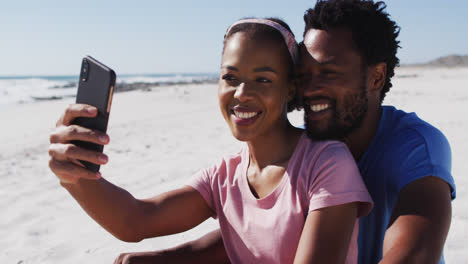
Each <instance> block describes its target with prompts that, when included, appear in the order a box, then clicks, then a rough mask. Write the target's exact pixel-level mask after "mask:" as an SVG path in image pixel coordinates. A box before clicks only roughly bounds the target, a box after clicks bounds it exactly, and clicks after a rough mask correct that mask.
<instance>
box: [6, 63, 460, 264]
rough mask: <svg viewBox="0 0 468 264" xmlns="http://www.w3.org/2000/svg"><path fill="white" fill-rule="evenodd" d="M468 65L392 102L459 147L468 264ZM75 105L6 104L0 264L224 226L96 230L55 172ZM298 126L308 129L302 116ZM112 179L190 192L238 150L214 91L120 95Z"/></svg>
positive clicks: (455, 258) (104, 255) (406, 73)
mask: <svg viewBox="0 0 468 264" xmlns="http://www.w3.org/2000/svg"><path fill="white" fill-rule="evenodd" d="M467 85H468V68H415V67H413V68H409V67H404V68H399V69H397V75H396V77H395V78H394V79H393V87H392V88H391V90H390V92H389V93H388V95H387V97H386V99H385V101H384V104H391V105H395V106H396V107H398V108H400V109H403V110H405V111H407V112H416V113H417V114H418V116H419V117H421V118H422V119H424V120H426V121H428V122H429V123H431V124H433V125H434V126H436V127H438V128H439V129H440V130H441V131H442V132H443V133H444V134H445V135H446V137H447V138H448V140H449V142H450V144H451V148H452V174H453V177H454V179H455V183H456V185H457V199H456V200H455V201H454V202H453V218H452V225H451V229H450V233H449V235H448V238H447V242H446V245H445V257H446V262H447V263H468V262H467V259H468V250H467V248H468V246H466V245H467V243H468V229H467V228H468V208H467V207H466V205H465V204H466V202H468V196H467V195H466V193H467V190H466V189H467V186H468V178H467V177H464V174H466V171H468V162H466V161H465V159H466V157H467V156H468V133H466V131H468V118H467V116H466V113H467V109H468V107H467V105H468V89H467V88H468V87H467ZM73 101H74V100H73V99H64V100H56V101H44V102H35V103H28V104H17V105H8V106H2V107H0V120H1V123H2V129H1V132H0V135H1V142H2V144H1V148H0V149H1V151H0V181H1V186H2V187H1V188H0V197H1V198H2V199H0V210H1V212H2V213H1V217H0V238H1V239H0V248H1V250H0V263H13V264H19V263H21V264H26V263H71V264H73V263H112V262H113V260H114V259H115V258H116V257H117V256H118V255H119V253H121V252H128V251H147V250H154V249H161V248H167V247H170V246H173V245H176V244H179V243H181V242H184V241H187V240H190V239H194V238H196V237H199V236H201V235H202V234H205V233H206V232H208V231H210V230H212V229H214V228H216V227H217V222H216V221H215V220H212V219H210V220H208V221H206V222H205V223H203V224H202V225H200V226H198V227H197V228H195V229H194V230H190V231H188V232H185V233H182V234H177V235H173V236H167V237H160V238H154V239H147V240H145V241H142V242H140V243H125V242H122V241H119V240H117V239H116V238H114V237H113V236H112V235H110V234H108V233H107V232H106V231H105V230H104V229H103V228H101V227H100V226H99V225H98V224H96V223H95V222H94V221H93V220H92V219H91V218H90V217H88V216H87V215H86V213H85V212H84V211H83V210H82V209H81V207H80V206H79V205H78V204H77V203H76V202H75V200H74V199H73V198H72V197H71V196H70V195H69V194H68V192H67V191H66V190H65V189H63V188H62V187H61V186H60V184H59V182H58V180H57V178H56V177H55V175H54V174H53V173H52V172H51V171H50V170H49V168H48V160H49V156H48V153H47V151H48V147H49V133H50V132H51V131H52V130H53V128H54V126H55V122H56V121H57V119H58V118H59V116H60V115H61V113H62V112H63V110H64V109H65V107H66V106H67V105H68V104H70V103H73ZM290 119H291V120H292V122H293V123H294V124H296V125H300V124H301V123H302V113H300V112H295V113H292V114H291V115H290ZM108 133H109V135H110V138H111V142H110V144H109V145H108V146H106V147H105V150H104V151H105V153H107V154H108V155H109V163H108V164H107V165H105V166H103V167H102V168H101V172H102V175H103V177H104V178H106V179H107V180H109V181H111V182H113V183H114V184H116V185H118V186H121V187H123V188H125V189H127V190H128V191H129V192H130V193H132V194H133V195H134V196H135V197H138V198H147V197H150V196H153V195H155V194H158V193H161V192H164V191H167V190H170V189H173V188H176V187H179V186H182V185H183V184H184V183H185V182H186V181H187V180H188V179H189V177H190V176H191V175H192V174H193V173H195V172H196V171H197V170H199V169H200V168H203V167H206V166H209V165H210V164H212V163H213V162H216V161H217V160H218V158H219V157H220V156H221V155H223V154H227V153H232V152H235V151H237V150H238V149H239V146H240V142H237V141H235V139H234V138H233V137H232V136H231V134H230V131H229V129H228V127H227V125H226V124H225V122H224V120H223V119H222V116H221V114H220V112H219V110H218V102H217V85H216V84H188V85H173V86H170V87H165V86H160V87H155V88H154V89H149V90H148V91H131V92H124V93H118V94H115V96H114V100H113V106H112V112H111V118H110V122H109V130H108Z"/></svg>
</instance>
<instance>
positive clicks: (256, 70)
mask: <svg viewBox="0 0 468 264" xmlns="http://www.w3.org/2000/svg"><path fill="white" fill-rule="evenodd" d="M221 68H223V69H228V70H231V71H239V69H237V68H236V67H234V66H229V65H223V66H221ZM254 72H273V73H277V72H276V71H275V70H273V68H271V67H268V66H264V67H258V68H255V69H254Z"/></svg>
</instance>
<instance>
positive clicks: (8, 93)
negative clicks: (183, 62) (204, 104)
mask: <svg viewBox="0 0 468 264" xmlns="http://www.w3.org/2000/svg"><path fill="white" fill-rule="evenodd" d="M213 79H216V75H215V74H165V75H161V74H159V75H158V74H153V75H122V76H118V77H117V84H121V85H126V84H136V83H138V84H146V85H153V84H154V85H160V84H171V83H194V82H203V81H207V80H213ZM77 83H78V76H43V77H0V106H3V105H12V104H23V103H31V102H35V101H42V100H52V99H61V98H65V97H75V95H76V89H77ZM134 88H135V87H133V88H132V89H134ZM123 90H125V89H123Z"/></svg>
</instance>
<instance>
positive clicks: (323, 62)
mask: <svg viewBox="0 0 468 264" xmlns="http://www.w3.org/2000/svg"><path fill="white" fill-rule="evenodd" d="M318 63H319V64H320V65H338V62H337V61H336V60H335V59H334V58H333V59H329V60H325V61H322V62H318Z"/></svg>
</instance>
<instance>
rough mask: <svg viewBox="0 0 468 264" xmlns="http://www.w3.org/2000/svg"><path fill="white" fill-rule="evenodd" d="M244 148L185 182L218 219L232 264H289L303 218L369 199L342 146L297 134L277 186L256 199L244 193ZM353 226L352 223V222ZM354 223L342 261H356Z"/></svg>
mask: <svg viewBox="0 0 468 264" xmlns="http://www.w3.org/2000/svg"><path fill="white" fill-rule="evenodd" d="M248 165H249V149H248V147H247V145H244V147H243V148H242V150H241V152H240V153H238V154H236V155H231V156H226V157H224V158H223V159H222V160H221V162H219V163H218V164H216V165H214V166H212V167H211V168H208V169H204V170H201V171H200V172H198V173H197V174H195V175H194V176H193V177H192V179H191V180H190V181H189V185H190V186H192V187H193V188H195V189H196V190H198V192H200V194H201V195H202V196H203V198H204V199H205V200H206V202H207V204H208V205H209V207H210V208H211V209H212V210H213V211H214V212H215V215H214V216H213V217H215V218H218V219H219V224H220V227H221V233H222V237H223V241H224V247H225V249H226V252H227V254H228V256H229V259H230V260H231V262H232V263H293V261H294V257H295V254H296V250H297V246H298V243H299V239H300V236H301V233H302V228H303V226H304V223H305V219H306V217H307V214H308V213H309V212H311V211H313V210H317V209H320V208H324V207H329V206H334V205H339V204H345V203H351V202H361V203H360V204H359V216H365V215H367V214H368V213H369V211H370V210H371V208H372V199H371V197H370V195H369V193H368V192H367V189H366V187H365V185H364V183H363V181H362V179H361V176H360V174H359V171H358V168H357V166H356V163H355V161H354V159H353V157H352V156H351V153H350V152H349V151H348V149H347V147H346V146H345V145H344V144H343V143H341V142H337V141H312V140H310V139H308V138H307V136H305V134H304V135H302V137H301V139H300V140H299V142H298V144H297V146H296V149H295V151H294V153H293V155H292V157H291V158H290V160H289V163H288V167H287V169H286V173H285V175H284V176H283V178H282V180H281V182H280V183H279V185H278V186H277V187H276V188H275V189H274V190H273V191H272V192H271V193H270V194H269V195H267V196H266V197H264V198H262V199H257V198H256V197H255V196H254V195H253V194H252V192H251V191H250V189H249V183H248V180H247V169H248ZM356 222H357V221H356ZM358 226H359V225H358V224H356V225H355V229H354V232H353V237H352V240H351V245H350V248H349V251H348V256H347V260H346V263H357V235H358V232H357V231H358V230H357V229H358Z"/></svg>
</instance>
